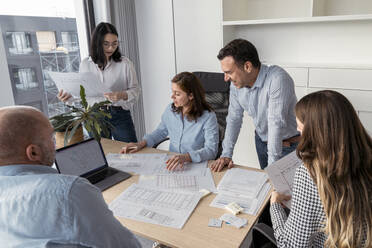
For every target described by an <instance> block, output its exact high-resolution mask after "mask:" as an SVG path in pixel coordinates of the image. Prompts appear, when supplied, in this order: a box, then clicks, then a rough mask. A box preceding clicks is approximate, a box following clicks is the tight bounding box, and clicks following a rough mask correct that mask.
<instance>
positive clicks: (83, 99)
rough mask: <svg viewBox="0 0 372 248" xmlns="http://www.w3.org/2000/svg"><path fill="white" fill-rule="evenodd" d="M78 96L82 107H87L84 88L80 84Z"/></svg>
mask: <svg viewBox="0 0 372 248" xmlns="http://www.w3.org/2000/svg"><path fill="white" fill-rule="evenodd" d="M80 98H81V105H82V106H83V107H84V109H86V110H87V109H88V102H87V99H86V97H85V89H84V87H83V86H82V85H80Z"/></svg>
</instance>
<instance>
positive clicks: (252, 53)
mask: <svg viewBox="0 0 372 248" xmlns="http://www.w3.org/2000/svg"><path fill="white" fill-rule="evenodd" d="M227 56H231V57H233V59H234V61H235V63H236V64H237V65H239V66H243V65H244V63H245V62H247V61H249V62H251V63H252V65H253V66H254V67H256V68H258V67H260V66H261V62H260V59H259V57H258V53H257V49H256V47H255V46H254V45H253V44H252V43H250V42H249V41H247V40H243V39H235V40H233V41H230V43H229V44H227V45H226V46H225V47H223V48H222V49H221V50H220V52H219V53H218V55H217V58H218V59H219V60H222V59H224V58H225V57H227Z"/></svg>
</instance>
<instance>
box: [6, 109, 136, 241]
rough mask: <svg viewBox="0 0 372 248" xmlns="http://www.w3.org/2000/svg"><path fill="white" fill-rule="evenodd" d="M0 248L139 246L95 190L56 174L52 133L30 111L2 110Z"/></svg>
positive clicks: (46, 123)
mask: <svg viewBox="0 0 372 248" xmlns="http://www.w3.org/2000/svg"><path fill="white" fill-rule="evenodd" d="M0 130H1V131H0V199H1V203H0V243H1V247H113V248H114V247H140V244H139V242H138V241H137V239H136V238H135V237H134V235H133V234H132V233H131V232H130V231H129V230H128V229H126V228H125V227H124V226H122V225H121V224H120V222H119V221H117V220H116V219H115V217H114V216H113V214H112V212H111V211H110V210H109V209H108V207H107V205H106V203H105V201H104V200H103V197H102V194H101V192H100V190H99V189H98V188H96V187H95V186H93V185H91V184H90V183H89V182H88V181H87V180H86V179H83V178H80V177H76V176H69V175H61V174H58V173H57V171H56V170H55V169H53V168H51V165H52V164H53V162H54V156H55V146H54V130H53V128H52V126H51V125H50V123H49V121H48V119H47V118H46V117H45V116H44V115H43V114H42V113H41V112H40V111H38V110H37V109H35V108H32V107H6V108H0Z"/></svg>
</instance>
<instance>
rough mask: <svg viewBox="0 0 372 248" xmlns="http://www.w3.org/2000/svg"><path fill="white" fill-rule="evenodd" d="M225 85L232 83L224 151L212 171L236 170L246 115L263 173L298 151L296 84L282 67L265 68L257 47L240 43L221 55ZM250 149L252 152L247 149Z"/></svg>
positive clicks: (220, 53)
mask: <svg viewBox="0 0 372 248" xmlns="http://www.w3.org/2000/svg"><path fill="white" fill-rule="evenodd" d="M217 58H218V59H219V60H220V63H221V68H222V71H223V72H224V74H225V81H231V85H230V103H229V110H228V115H227V118H226V122H227V126H226V132H225V138H224V140H223V143H222V147H223V151H222V154H221V157H220V158H219V159H217V160H216V161H215V162H214V163H213V164H212V165H211V168H212V170H213V171H220V170H222V169H223V167H224V166H226V165H227V166H228V167H229V168H231V167H232V166H233V162H232V155H233V150H234V146H235V143H236V141H237V138H238V135H239V132H240V128H241V125H242V120H243V113H244V111H247V112H248V115H249V116H251V117H252V118H253V122H254V125H255V143H256V151H257V155H258V159H259V162H260V166H261V169H263V168H265V167H266V166H267V165H268V164H271V163H272V162H274V161H276V160H278V159H279V158H281V157H283V156H284V155H286V154H288V153H290V152H292V151H293V150H295V149H296V146H297V143H298V139H299V133H298V132H297V126H296V117H295V114H294V107H295V105H296V102H297V98H296V94H295V90H294V83H293V80H292V78H291V77H290V76H289V74H288V73H287V72H286V71H285V70H284V69H282V68H280V67H279V66H275V65H274V66H268V65H263V64H261V62H260V60H259V57H258V53H257V50H256V48H255V46H254V45H253V44H252V43H250V42H249V41H247V40H243V39H236V40H233V41H231V42H230V43H229V44H227V45H226V46H225V47H224V48H222V49H221V50H220V52H219V54H218V55H217ZM247 149H249V148H247Z"/></svg>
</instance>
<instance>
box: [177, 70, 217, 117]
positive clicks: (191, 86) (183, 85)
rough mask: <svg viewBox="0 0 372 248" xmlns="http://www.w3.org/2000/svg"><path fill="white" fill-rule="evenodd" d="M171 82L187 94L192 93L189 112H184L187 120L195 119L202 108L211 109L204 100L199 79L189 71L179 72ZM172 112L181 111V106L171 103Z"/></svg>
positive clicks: (201, 112) (200, 114)
mask: <svg viewBox="0 0 372 248" xmlns="http://www.w3.org/2000/svg"><path fill="white" fill-rule="evenodd" d="M172 83H175V84H177V85H178V86H179V87H180V89H181V90H182V91H184V92H186V94H187V95H190V94H192V95H193V99H192V100H191V106H190V110H189V112H188V113H187V114H186V115H187V119H188V120H195V122H196V120H197V118H199V117H200V116H202V115H203V112H204V110H208V111H209V112H211V111H212V107H211V106H210V105H209V104H208V103H207V101H206V100H205V91H204V88H203V86H202V84H201V83H200V80H199V78H198V77H197V76H195V75H194V74H193V73H191V72H181V73H178V74H177V75H176V76H174V77H173V79H172ZM172 110H173V112H176V113H180V112H182V107H178V108H177V107H176V106H174V104H172Z"/></svg>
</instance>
